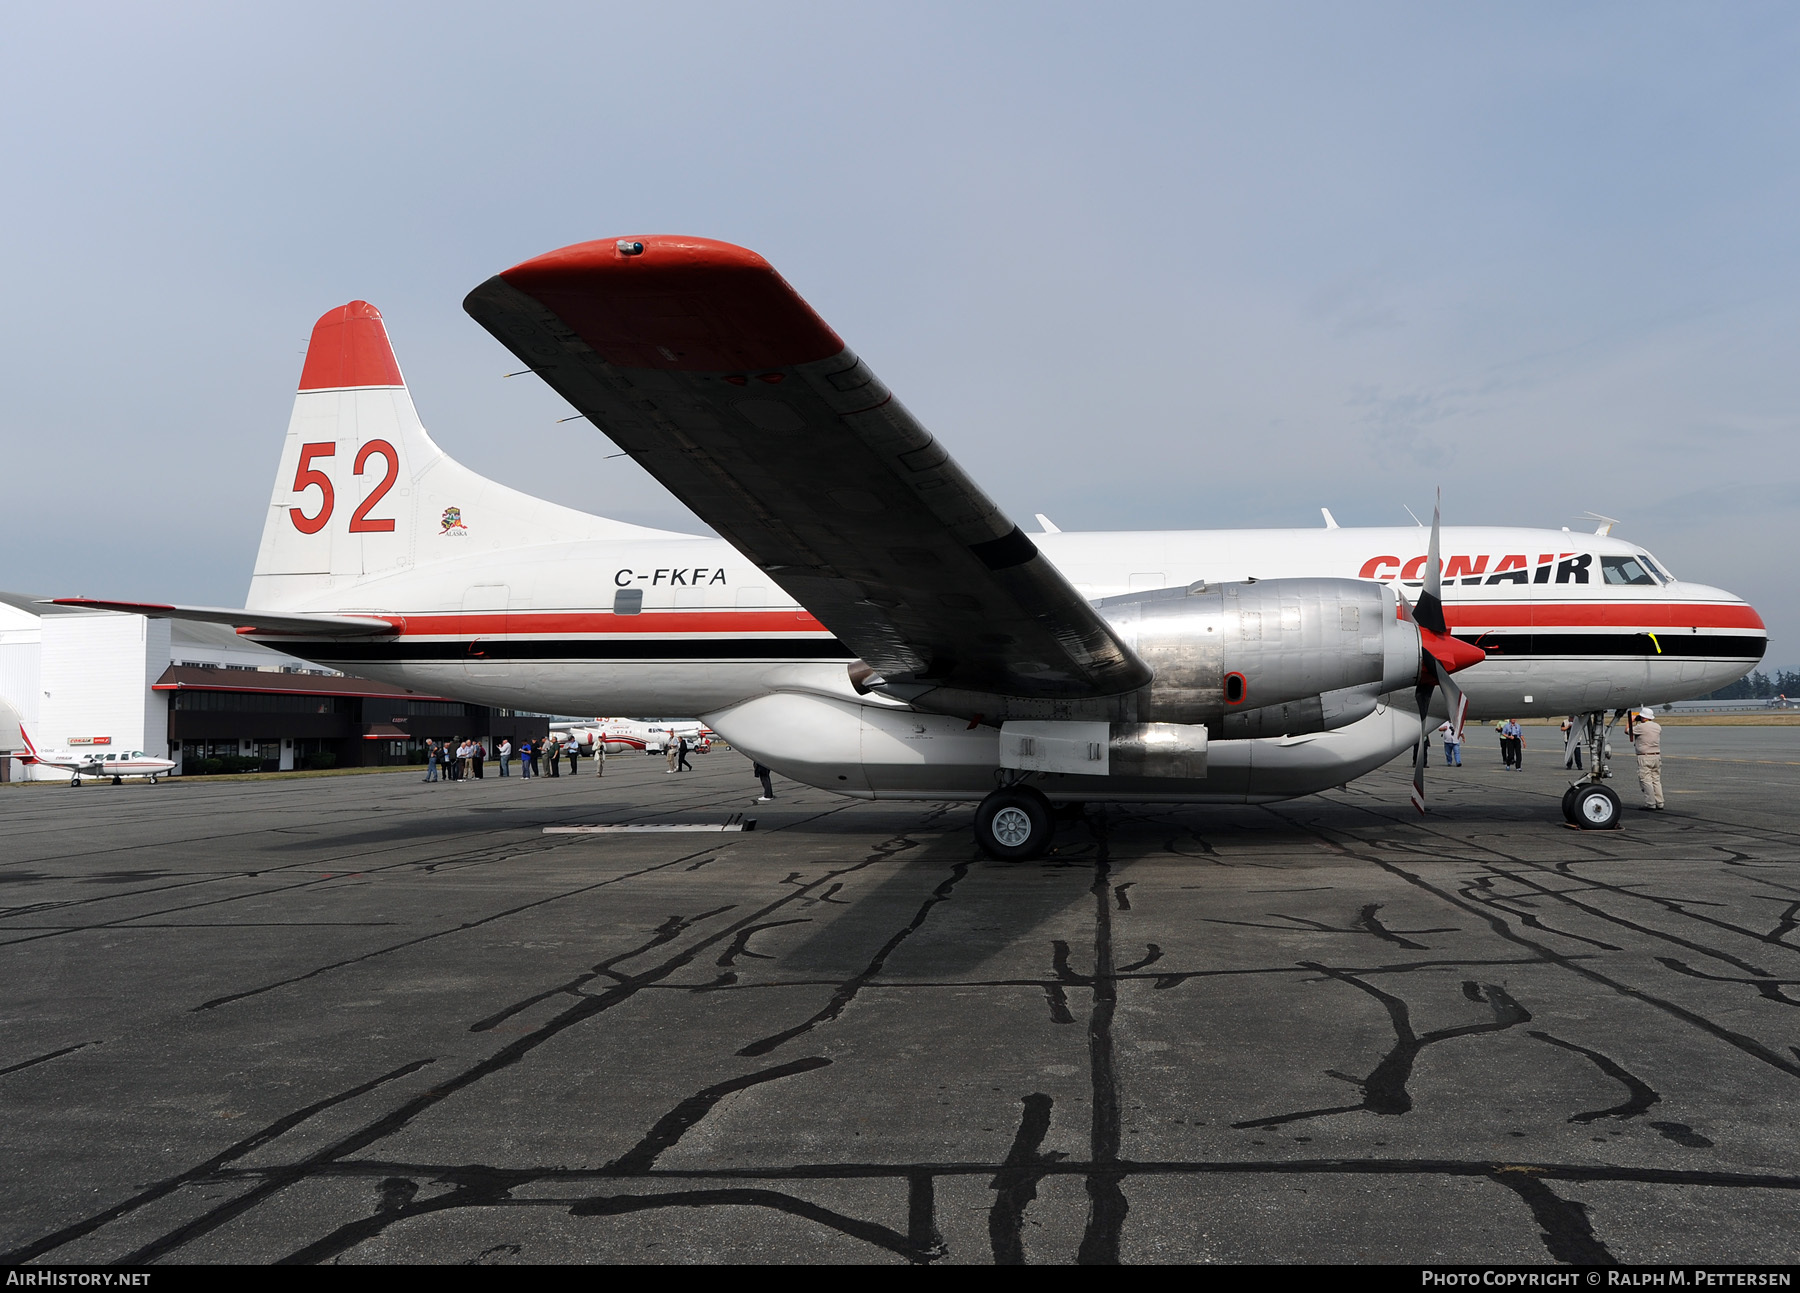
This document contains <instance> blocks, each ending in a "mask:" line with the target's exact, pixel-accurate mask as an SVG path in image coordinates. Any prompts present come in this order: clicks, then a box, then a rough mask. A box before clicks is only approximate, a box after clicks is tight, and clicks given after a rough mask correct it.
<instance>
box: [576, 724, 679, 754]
mask: <svg viewBox="0 0 1800 1293" xmlns="http://www.w3.org/2000/svg"><path fill="white" fill-rule="evenodd" d="M550 730H551V731H552V732H556V733H559V734H560V735H562V736H564V737H565V738H568V739H572V740H573V741H574V742H575V743H576V744H577V745H578V746H579V747H580V748H581V749H582V750H583V751H591V750H592V749H593V748H594V746H595V745H596V744H597V743H600V742H604V743H605V745H606V752H607V753H608V754H628V753H630V752H632V751H634V750H635V751H639V752H643V753H649V754H660V753H661V752H662V751H663V750H664V749H665V748H666V747H667V745H668V742H669V741H670V739H671V738H675V739H679V738H681V737H684V736H685V737H687V739H688V741H689V742H690V743H698V742H704V741H708V740H710V738H711V737H712V735H713V733H712V729H710V728H709V727H707V726H706V724H704V723H700V722H696V721H695V720H693V719H691V718H680V719H675V718H671V719H662V720H658V719H651V718H646V719H636V718H594V719H587V720H585V721H583V722H578V723H552V724H550Z"/></svg>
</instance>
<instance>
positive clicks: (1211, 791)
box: [703, 692, 1419, 803]
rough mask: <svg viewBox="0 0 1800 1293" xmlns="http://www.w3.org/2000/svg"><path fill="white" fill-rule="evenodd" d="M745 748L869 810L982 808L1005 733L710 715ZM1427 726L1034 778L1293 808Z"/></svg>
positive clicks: (1048, 786)
mask: <svg viewBox="0 0 1800 1293" xmlns="http://www.w3.org/2000/svg"><path fill="white" fill-rule="evenodd" d="M703 718H704V720H705V722H706V724H707V726H709V727H711V728H712V729H713V730H714V731H715V732H717V733H718V734H719V735H720V736H722V737H724V738H725V739H726V740H727V741H729V742H730V743H731V745H732V747H733V748H734V749H737V750H741V751H742V752H743V753H744V754H746V755H748V756H750V757H751V758H753V759H756V760H758V761H759V762H762V763H764V764H767V765H768V766H769V767H771V768H773V769H774V770H775V771H777V772H779V773H781V774H782V775H783V776H785V777H790V778H792V779H793V780H795V781H799V782H802V783H804V784H806V785H810V786H816V787H818V788H819V789H821V790H833V791H836V792H838V793H839V794H846V795H852V796H855V797H856V798H860V799H948V800H963V801H972V800H979V799H981V798H983V797H984V796H986V795H987V794H988V793H989V792H990V791H992V790H993V789H995V787H996V786H997V785H999V784H1000V781H1001V777H1002V770H1001V768H1000V744H999V732H998V730H997V729H995V728H993V727H989V726H985V725H982V726H976V727H970V726H969V725H968V724H967V723H966V722H965V721H963V720H961V719H956V718H951V717H947V716H943V715H936V714H922V713H917V712H914V711H911V710H904V709H898V708H887V707H881V706H872V705H865V704H858V703H856V702H853V701H847V700H839V699H835V698H832V697H826V696H818V695H809V694H804V693H799V692H784V693H777V694H774V695H767V696H758V697H756V698H755V699H753V700H748V701H745V702H744V703H742V704H740V705H734V706H731V707H730V708H728V709H724V710H720V711H718V712H715V713H710V714H706V715H704V716H703ZM1418 722H1419V720H1418V718H1417V716H1416V715H1414V714H1410V713H1408V712H1406V711H1405V710H1403V709H1393V708H1389V707H1388V706H1386V705H1382V706H1378V707H1377V708H1376V710H1375V712H1374V713H1372V714H1370V715H1369V716H1367V717H1366V718H1363V719H1361V720H1359V721H1358V722H1355V723H1352V724H1350V725H1349V726H1347V727H1342V728H1339V729H1337V730H1336V731H1332V732H1318V733H1312V734H1309V735H1305V736H1298V737H1278V738H1269V739H1262V740H1244V741H1220V742H1216V743H1214V744H1213V745H1211V746H1210V747H1209V749H1208V753H1207V775H1206V777H1205V778H1204V779H1202V780H1197V781H1184V780H1176V779H1170V778H1163V777H1132V776H1075V775H1063V774H1054V773H1051V774H1042V775H1037V774H1034V775H1033V776H1032V778H1031V784H1032V785H1033V786H1035V787H1036V788H1038V789H1039V790H1041V791H1043V792H1044V794H1046V795H1048V796H1049V797H1050V798H1051V799H1052V800H1057V801H1070V800H1090V799H1091V800H1114V801H1133V802H1154V803H1260V802H1269V801H1274V800H1279V799H1292V798H1294V797H1296V796H1299V795H1309V794H1313V793H1316V792H1317V791H1320V790H1327V789H1330V788H1331V787H1333V786H1338V785H1342V784H1343V783H1344V782H1346V781H1349V780H1351V779H1353V778H1355V777H1359V776H1362V775H1363V774H1364V773H1367V772H1370V771H1373V770H1374V769H1376V768H1378V767H1380V766H1381V765H1382V764H1384V763H1387V762H1388V761H1389V760H1391V759H1392V758H1394V757H1395V756H1396V755H1397V754H1400V753H1401V752H1403V751H1405V750H1408V749H1410V748H1411V746H1412V743H1413V742H1414V741H1415V740H1416V739H1417V738H1418Z"/></svg>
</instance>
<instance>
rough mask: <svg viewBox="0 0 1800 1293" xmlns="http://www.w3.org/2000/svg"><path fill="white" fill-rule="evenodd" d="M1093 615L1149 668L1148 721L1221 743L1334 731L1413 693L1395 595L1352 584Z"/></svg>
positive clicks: (1276, 587)
mask: <svg viewBox="0 0 1800 1293" xmlns="http://www.w3.org/2000/svg"><path fill="white" fill-rule="evenodd" d="M1100 613H1101V614H1102V615H1103V616H1105V617H1106V619H1107V622H1108V623H1110V624H1111V625H1112V626H1113V628H1114V629H1115V630H1116V631H1117V632H1118V634H1119V636H1120V637H1122V638H1123V639H1124V640H1125V642H1126V644H1127V645H1128V646H1130V647H1131V648H1132V650H1134V651H1136V652H1137V654H1138V656H1139V657H1140V658H1141V659H1142V660H1143V661H1144V663H1145V664H1147V665H1149V666H1150V668H1151V669H1152V670H1153V671H1154V673H1155V677H1154V678H1153V679H1152V680H1151V682H1150V685H1149V686H1148V687H1147V688H1146V689H1145V690H1144V692H1142V693H1140V694H1139V697H1138V704H1137V714H1136V717H1137V718H1138V720H1139V721H1141V722H1147V723H1180V724H1190V725H1191V724H1206V725H1208V726H1209V727H1211V728H1212V729H1213V731H1214V732H1216V733H1217V734H1218V735H1219V736H1222V737H1224V738H1226V739H1236V738H1242V737H1258V736H1281V735H1294V734H1298V733H1302V732H1323V731H1331V730H1334V729H1336V728H1339V727H1346V726H1348V725H1349V724H1351V723H1354V722H1356V721H1358V720H1359V719H1362V718H1365V717H1367V716H1368V715H1369V714H1371V713H1373V712H1374V710H1375V704H1376V699H1377V697H1379V696H1381V695H1382V694H1383V693H1385V692H1390V691H1395V690H1398V689H1400V688H1402V687H1407V686H1411V685H1412V684H1413V683H1414V682H1415V681H1416V680H1417V678H1418V673H1419V634H1418V630H1417V629H1416V628H1415V627H1414V626H1413V625H1412V624H1411V623H1409V622H1407V621H1405V620H1402V619H1401V618H1400V617H1399V615H1398V614H1397V603H1396V602H1395V599H1394V592H1393V590H1392V589H1390V588H1387V587H1385V586H1383V585H1381V584H1375V583H1369V582H1366V581H1363V580H1356V579H1265V580H1252V581H1248V582H1245V583H1241V584H1213V585H1201V584H1197V585H1194V586H1193V587H1192V588H1188V589H1159V590H1157V591H1156V592H1155V593H1151V594H1147V595H1145V596H1143V597H1141V598H1135V599H1129V598H1109V599H1108V600H1107V601H1105V602H1102V603H1101V604H1100Z"/></svg>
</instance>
